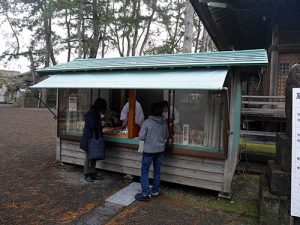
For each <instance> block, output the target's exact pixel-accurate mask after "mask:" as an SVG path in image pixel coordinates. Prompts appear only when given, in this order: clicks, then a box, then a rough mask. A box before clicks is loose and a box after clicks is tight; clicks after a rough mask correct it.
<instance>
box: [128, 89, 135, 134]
mask: <svg viewBox="0 0 300 225" xmlns="http://www.w3.org/2000/svg"><path fill="white" fill-rule="evenodd" d="M128 101H129V113H128V138H134V137H135V136H136V135H135V103H136V90H129V99H128Z"/></svg>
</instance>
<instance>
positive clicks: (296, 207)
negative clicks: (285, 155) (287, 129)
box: [291, 88, 300, 217]
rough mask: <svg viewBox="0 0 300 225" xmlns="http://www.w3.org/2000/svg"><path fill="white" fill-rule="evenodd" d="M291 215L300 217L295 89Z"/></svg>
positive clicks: (296, 98)
mask: <svg viewBox="0 0 300 225" xmlns="http://www.w3.org/2000/svg"><path fill="white" fill-rule="evenodd" d="M292 121H293V124H292V127H293V128H292V129H293V130H292V171H291V172H292V175H291V179H292V185H291V186H292V190H291V215H292V216H296V217H300V88H293V120H292Z"/></svg>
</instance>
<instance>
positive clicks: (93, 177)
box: [91, 174, 104, 180]
mask: <svg viewBox="0 0 300 225" xmlns="http://www.w3.org/2000/svg"><path fill="white" fill-rule="evenodd" d="M91 178H92V179H93V180H103V179H104V178H103V177H101V176H98V175H97V174H91Z"/></svg>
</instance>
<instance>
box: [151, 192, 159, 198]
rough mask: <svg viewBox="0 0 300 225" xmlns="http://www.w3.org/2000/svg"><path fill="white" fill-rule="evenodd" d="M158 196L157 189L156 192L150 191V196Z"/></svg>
mask: <svg viewBox="0 0 300 225" xmlns="http://www.w3.org/2000/svg"><path fill="white" fill-rule="evenodd" d="M158 196H159V191H158V192H153V191H151V197H154V198H155V197H158Z"/></svg>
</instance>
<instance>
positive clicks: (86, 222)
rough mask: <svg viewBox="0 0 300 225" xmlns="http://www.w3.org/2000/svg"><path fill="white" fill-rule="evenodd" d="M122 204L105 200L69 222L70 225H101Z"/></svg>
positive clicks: (121, 207) (119, 208) (120, 207)
mask: <svg viewBox="0 0 300 225" xmlns="http://www.w3.org/2000/svg"><path fill="white" fill-rule="evenodd" d="M123 208H124V206H122V205H118V204H114V203H110V202H105V203H104V204H103V205H102V206H100V207H97V208H94V209H92V210H91V211H89V212H88V213H86V214H84V215H83V216H81V217H79V218H78V219H76V220H74V221H73V222H71V223H70V224H71V225H101V224H105V223H106V222H107V221H108V220H110V219H111V218H112V217H113V216H114V215H115V214H116V213H117V212H119V211H120V210H121V209H123Z"/></svg>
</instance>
